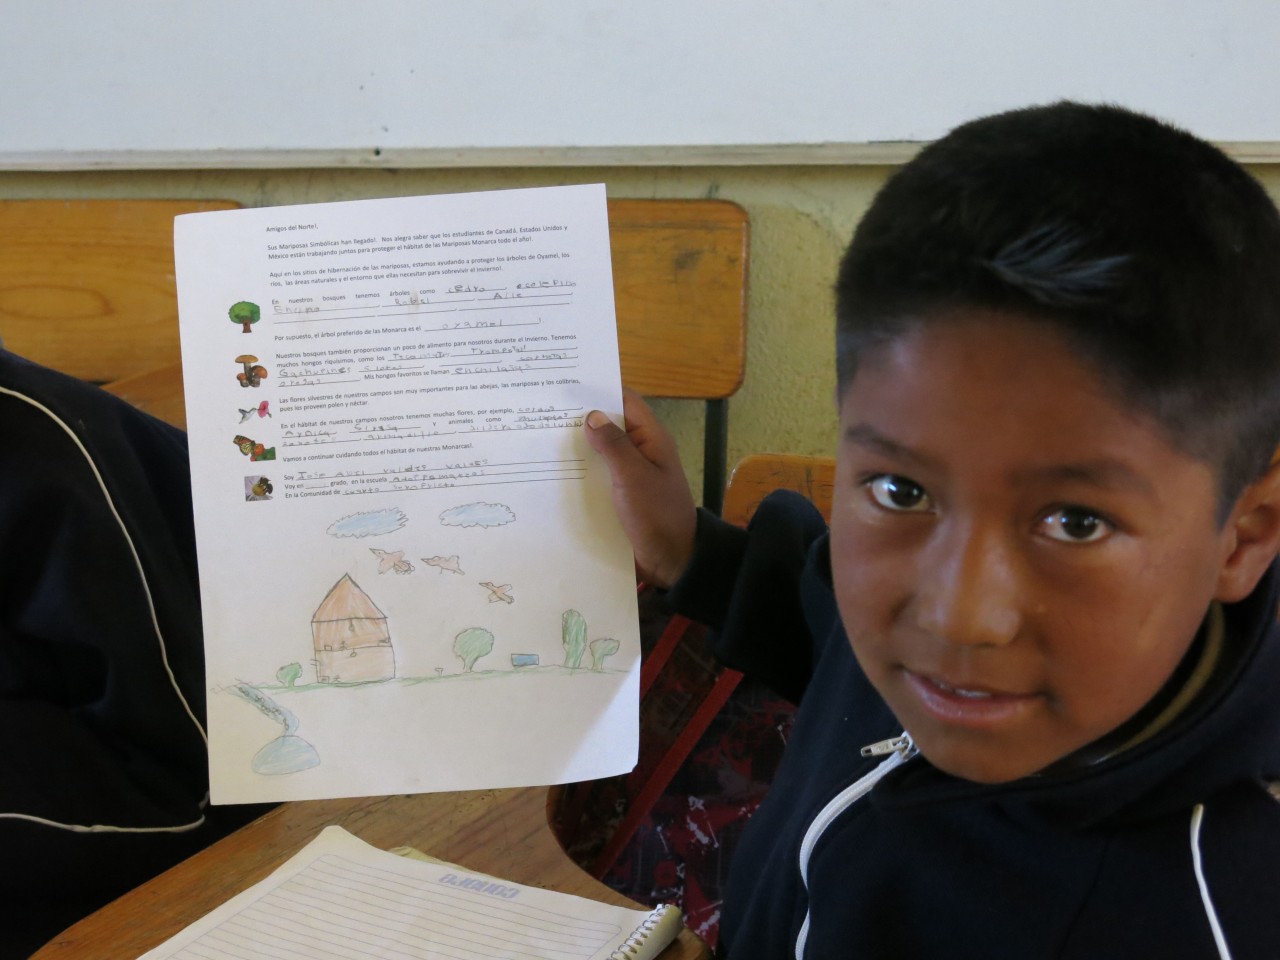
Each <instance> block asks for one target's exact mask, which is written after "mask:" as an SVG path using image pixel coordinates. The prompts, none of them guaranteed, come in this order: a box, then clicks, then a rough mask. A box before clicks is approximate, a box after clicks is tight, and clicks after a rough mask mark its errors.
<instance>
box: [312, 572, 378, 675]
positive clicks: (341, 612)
mask: <svg viewBox="0 0 1280 960" xmlns="http://www.w3.org/2000/svg"><path fill="white" fill-rule="evenodd" d="M311 640H312V643H313V644H314V645H315V648H316V679H317V680H319V681H320V682H321V683H367V682H369V681H371V680H390V679H391V678H392V677H394V676H395V675H396V655H395V651H394V650H393V649H392V647H391V631H390V630H389V629H388V628H387V615H386V614H385V613H383V612H382V611H381V610H379V609H378V608H377V606H376V605H375V604H374V602H373V601H372V600H370V599H369V595H368V594H367V593H365V592H364V591H363V590H361V589H360V587H359V586H358V585H357V584H356V582H355V581H354V580H352V579H351V577H350V575H348V574H343V577H342V579H341V580H339V581H338V582H337V583H335V584H334V585H333V589H331V590H330V591H329V592H328V594H327V595H326V596H325V598H324V600H322V601H321V602H320V606H318V607H317V608H316V612H315V615H314V616H312V618H311Z"/></svg>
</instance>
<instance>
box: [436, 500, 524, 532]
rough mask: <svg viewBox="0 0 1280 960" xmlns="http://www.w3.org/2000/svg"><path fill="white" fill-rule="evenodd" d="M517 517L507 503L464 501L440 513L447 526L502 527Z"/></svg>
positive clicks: (441, 520) (441, 519)
mask: <svg viewBox="0 0 1280 960" xmlns="http://www.w3.org/2000/svg"><path fill="white" fill-rule="evenodd" d="M515 518H516V515H515V514H514V513H512V512H511V508H510V507H508V506H507V505H506V504H505V503H479V502H477V503H464V504H462V505H461V506H459V507H450V508H449V509H448V510H445V511H443V512H442V513H441V514H440V522H441V523H443V524H444V525H445V526H446V527H501V526H502V525H503V524H507V523H510V522H511V521H512V520H514V519H515Z"/></svg>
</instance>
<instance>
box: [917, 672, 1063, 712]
mask: <svg viewBox="0 0 1280 960" xmlns="http://www.w3.org/2000/svg"><path fill="white" fill-rule="evenodd" d="M903 675H904V677H905V678H906V681H907V687H908V689H910V691H911V692H912V693H913V694H914V695H915V698H916V700H917V701H918V702H919V704H920V706H921V707H923V708H924V710H925V711H926V712H927V713H928V714H930V715H931V716H932V717H934V718H935V719H937V720H940V721H942V722H944V723H956V724H961V725H965V726H988V725H993V724H999V723H1004V722H1007V721H1009V720H1012V719H1014V718H1015V717H1017V716H1018V715H1019V714H1021V713H1022V712H1023V711H1025V710H1026V709H1028V708H1029V707H1030V706H1031V705H1032V704H1033V703H1035V702H1036V701H1037V700H1039V699H1040V697H1039V695H1038V694H1027V693H1014V692H1011V691H1007V690H999V689H995V688H992V687H988V686H984V685H981V684H972V683H952V682H951V681H949V680H945V679H943V678H942V677H937V676H933V675H930V674H923V673H915V672H913V671H911V670H903Z"/></svg>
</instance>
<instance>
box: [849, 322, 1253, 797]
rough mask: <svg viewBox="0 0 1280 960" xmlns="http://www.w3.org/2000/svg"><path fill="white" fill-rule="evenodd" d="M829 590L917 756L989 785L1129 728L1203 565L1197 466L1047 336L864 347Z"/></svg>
mask: <svg viewBox="0 0 1280 960" xmlns="http://www.w3.org/2000/svg"><path fill="white" fill-rule="evenodd" d="M840 424H841V438H840V447H839V453H838V465H837V473H836V495H835V501H834V504H833V509H832V518H831V559H832V569H833V576H834V580H835V590H836V597H837V600H838V602H839V606H840V612H841V616H842V618H843V620H844V623H845V626H846V629H847V630H848V634H849V638H850V642H851V643H852V646H853V650H854V653H855V654H856V656H857V658H858V661H859V663H861V665H862V667H863V669H864V670H865V671H866V673H867V675H868V677H869V678H870V679H871V682H872V683H873V684H874V685H875V686H876V688H877V689H878V690H879V691H880V693H881V695H882V696H883V697H884V698H885V700H886V701H887V702H888V704H889V706H890V708H892V710H893V711H894V713H895V714H896V716H897V717H898V719H899V720H900V721H901V723H902V724H903V726H904V728H905V729H906V730H908V731H909V732H910V733H911V735H912V736H913V737H914V739H915V741H916V743H917V744H918V745H919V747H920V750H921V752H922V753H923V754H924V755H925V756H926V757H927V758H928V759H929V761H930V762H931V763H933V764H934V765H935V766H937V767H939V768H940V769H942V770H945V771H947V772H948V773H951V774H954V775H956V776H959V777H964V778H966V779H970V780H975V781H981V782H987V783H996V782H1003V781H1008V780H1013V779H1017V778H1019V777H1023V776H1027V775H1029V774H1032V773H1035V772H1036V771H1039V770H1042V769H1043V768H1045V767H1046V766H1048V765H1049V764H1051V763H1053V762H1054V761H1055V760H1058V759H1060V758H1062V757H1064V756H1066V755H1068V754H1070V753H1072V752H1074V751H1075V750H1078V749H1079V748H1081V747H1084V746H1086V745H1087V744H1089V743H1091V742H1093V741H1095V740H1097V739H1099V738H1100V737H1102V736H1103V735H1105V734H1107V733H1109V732H1111V731H1112V730H1114V729H1115V728H1116V727H1118V726H1119V725H1120V724H1122V723H1123V722H1124V721H1126V720H1127V719H1129V718H1130V717H1132V716H1133V715H1134V713H1136V712H1137V711H1138V709H1139V708H1140V707H1142V706H1143V705H1144V704H1145V703H1146V702H1147V701H1148V700H1150V699H1151V697H1152V696H1153V695H1154V694H1155V693H1156V692H1157V691H1158V690H1159V689H1160V687H1161V685H1162V684H1164V682H1165V681H1166V680H1167V679H1168V678H1169V676H1170V675H1171V673H1172V672H1173V670H1174V668H1175V666H1176V665H1177V664H1178V662H1179V660H1181V659H1182V657H1183V655H1184V654H1185V653H1186V652H1187V649H1188V647H1189V645H1190V644H1191V642H1192V640H1193V638H1194V637H1195V634H1196V631H1197V629H1198V628H1199V626H1200V623H1201V620H1202V619H1203V618H1204V615H1205V613H1206V610H1207V608H1208V606H1209V603H1210V601H1211V600H1213V599H1214V598H1215V597H1219V598H1223V599H1234V597H1226V596H1224V593H1225V592H1226V591H1225V590H1224V587H1223V585H1222V582H1221V580H1222V576H1221V575H1222V571H1223V569H1224V565H1225V564H1226V563H1227V558H1228V557H1229V556H1230V555H1231V554H1232V552H1233V549H1234V546H1235V543H1236V536H1235V533H1234V532H1233V524H1232V522H1231V521H1228V523H1227V524H1226V525H1220V524H1219V523H1218V519H1219V518H1218V514H1217V505H1218V504H1217V487H1216V482H1215V476H1214V473H1213V471H1212V470H1211V469H1210V467H1208V466H1207V465H1206V464H1204V463H1201V462H1200V461H1197V460H1195V459H1192V458H1191V457H1189V456H1188V455H1186V454H1184V453H1182V452H1180V451H1179V450H1178V449H1176V448H1175V447H1173V446H1172V445H1171V444H1170V443H1169V441H1168V440H1167V439H1166V438H1165V436H1164V434H1163V433H1162V432H1161V431H1160V430H1159V429H1158V428H1157V427H1156V426H1155V424H1154V423H1153V422H1152V421H1150V420H1148V419H1146V418H1145V417H1141V416H1138V415H1135V414H1133V413H1131V412H1130V411H1129V410H1128V409H1127V407H1126V405H1125V403H1124V402H1123V401H1122V400H1120V399H1119V398H1117V397H1116V396H1115V395H1114V394H1113V393H1112V392H1110V391H1109V390H1108V389H1107V388H1106V387H1105V386H1104V384H1103V382H1102V380H1101V379H1100V378H1099V377H1098V376H1096V375H1095V374H1094V372H1093V370H1092V369H1091V368H1090V366H1089V365H1088V364H1087V363H1086V362H1084V361H1083V360H1082V359H1080V358H1079V357H1078V356H1077V355H1076V353H1074V352H1073V351H1072V350H1071V349H1070V348H1069V347H1068V346H1067V344H1066V342H1065V341H1064V340H1063V339H1062V338H1061V335H1060V334H1058V333H1057V332H1056V331H1054V330H1053V329H1052V328H1051V327H1048V326H1047V325H1045V324H1040V323H1034V322H1030V323H1028V322H1015V321H1011V320H1009V319H1008V318H1000V317H998V316H996V315H992V314H988V313H984V312H980V311H965V312H963V313H961V314H959V315H957V316H956V317H953V318H951V319H948V320H946V321H943V322H935V323H932V324H924V325H920V326H916V327H914V328H910V329H909V330H908V332H906V333H905V334H903V335H902V336H900V337H898V338H897V339H895V340H892V341H890V342H889V343H887V344H885V345H883V346H880V347H877V348H875V349H874V350H873V351H871V352H869V353H867V354H865V355H864V356H863V358H862V360H861V363H860V366H859V368H858V372H857V374H856V376H855V377H854V379H853V382H852V383H851V384H850V385H849V386H848V388H847V389H846V392H845V393H844V395H843V397H842V398H841V405H840Z"/></svg>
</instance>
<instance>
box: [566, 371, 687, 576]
mask: <svg viewBox="0 0 1280 960" xmlns="http://www.w3.org/2000/svg"><path fill="white" fill-rule="evenodd" d="M622 410H623V416H624V417H625V418H626V421H627V429H626V431H625V432H624V431H623V430H622V429H621V428H620V427H619V426H618V425H617V424H615V423H614V422H613V421H612V420H610V419H609V418H608V417H607V416H605V415H604V414H603V413H601V412H600V411H599V410H592V411H591V412H590V413H589V414H587V420H586V434H587V442H588V443H590V444H591V448H592V449H593V450H595V451H596V452H597V453H599V454H600V455H601V456H602V457H603V458H604V462H605V464H606V465H607V466H608V467H609V475H610V477H611V478H612V480H613V505H614V508H615V509H616V510H617V511H618V517H619V519H621V521H622V529H623V530H624V531H626V534H627V539H629V540H630V541H631V549H632V550H633V551H634V552H635V555H636V572H637V574H638V575H639V577H640V579H641V580H643V581H644V582H646V583H649V584H652V585H653V586H655V587H662V588H666V587H670V586H671V585H672V584H673V583H675V582H676V581H677V580H679V579H680V575H681V574H682V573H684V570H685V568H686V567H687V566H688V565H689V560H690V558H691V557H692V556H693V536H694V530H695V528H696V527H697V515H696V512H695V509H694V505H693V496H692V494H690V493H689V483H688V481H687V480H685V476H684V469H683V468H682V467H681V466H680V455H679V453H678V452H677V451H676V444H675V440H674V439H673V438H672V436H671V434H669V433H667V431H666V428H664V427H663V426H662V424H660V423H659V422H658V419H657V417H655V416H654V415H653V411H652V410H650V409H649V405H648V404H646V403H645V402H644V401H643V400H642V399H640V395H639V394H638V393H635V392H634V391H632V390H625V389H624V390H623V395H622Z"/></svg>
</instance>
